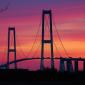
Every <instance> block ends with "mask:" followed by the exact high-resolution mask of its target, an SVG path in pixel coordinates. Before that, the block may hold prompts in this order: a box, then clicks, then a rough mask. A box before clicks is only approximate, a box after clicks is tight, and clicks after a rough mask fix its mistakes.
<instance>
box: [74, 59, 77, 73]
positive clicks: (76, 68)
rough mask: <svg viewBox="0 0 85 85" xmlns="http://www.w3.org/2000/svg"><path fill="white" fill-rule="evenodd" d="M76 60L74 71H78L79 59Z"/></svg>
mask: <svg viewBox="0 0 85 85" xmlns="http://www.w3.org/2000/svg"><path fill="white" fill-rule="evenodd" d="M74 62H75V69H74V71H75V72H78V60H75V61H74Z"/></svg>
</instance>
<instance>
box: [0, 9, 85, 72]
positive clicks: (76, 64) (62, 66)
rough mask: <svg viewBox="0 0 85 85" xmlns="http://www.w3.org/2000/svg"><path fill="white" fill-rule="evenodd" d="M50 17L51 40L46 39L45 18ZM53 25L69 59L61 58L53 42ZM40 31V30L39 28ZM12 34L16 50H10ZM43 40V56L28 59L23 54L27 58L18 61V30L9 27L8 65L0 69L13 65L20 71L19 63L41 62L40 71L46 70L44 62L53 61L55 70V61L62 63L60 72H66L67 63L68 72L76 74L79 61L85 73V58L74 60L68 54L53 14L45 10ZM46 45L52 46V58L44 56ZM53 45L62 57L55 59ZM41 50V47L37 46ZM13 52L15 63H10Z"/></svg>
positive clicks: (43, 13) (1, 66)
mask: <svg viewBox="0 0 85 85" xmlns="http://www.w3.org/2000/svg"><path fill="white" fill-rule="evenodd" d="M46 15H47V16H49V26H50V27H49V26H48V27H49V29H50V30H49V34H50V39H45V16H46ZM53 25H54V26H55V31H56V34H57V36H58V38H59V41H60V43H61V45H62V47H63V49H64V52H65V54H66V55H67V58H63V57H62V56H61V54H60V53H59V51H58V47H57V45H56V44H55V42H54V40H53V29H52V27H53ZM39 29H40V28H39ZM39 29H38V30H37V33H36V36H35V40H34V42H33V45H32V48H31V49H30V51H29V53H30V52H31V51H32V50H33V48H34V45H35V44H36V38H37V36H38V32H39ZM11 32H13V45H14V48H10V37H11ZM41 38H42V40H41V56H40V57H36V58H35V57H34V56H33V57H28V56H26V55H25V54H24V53H23V52H22V53H23V55H24V56H25V57H26V58H23V59H18V60H17V56H16V52H17V51H16V45H17V43H16V30H15V27H9V29H8V50H7V63H5V64H1V65H0V68H1V69H3V68H5V69H10V68H9V66H10V65H11V64H14V69H18V67H17V63H18V62H22V61H29V60H40V61H41V62H40V70H44V60H51V69H55V67H54V66H55V64H54V60H59V61H60V68H59V70H60V71H61V72H64V71H65V63H66V68H67V71H68V72H73V71H74V72H75V71H78V69H79V66H78V62H79V61H82V62H83V71H85V58H72V57H70V56H69V55H68V53H67V50H66V49H65V47H64V45H63V42H62V40H61V38H60V35H59V33H58V30H57V27H56V24H55V22H53V19H52V12H51V10H43V12H42V37H41ZM45 44H49V45H50V49H51V58H50V57H46V58H45V56H44V45H45ZM53 44H54V46H55V48H56V50H57V53H59V55H60V57H59V58H58V57H54V48H53ZM37 47H38V48H39V46H37ZM38 48H37V49H38ZM11 52H13V53H14V61H10V53H11ZM72 62H74V64H72ZM73 65H74V70H73Z"/></svg>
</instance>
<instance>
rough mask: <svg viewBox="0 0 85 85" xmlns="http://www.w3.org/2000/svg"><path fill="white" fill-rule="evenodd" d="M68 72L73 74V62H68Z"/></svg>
mask: <svg viewBox="0 0 85 85" xmlns="http://www.w3.org/2000/svg"><path fill="white" fill-rule="evenodd" d="M66 65H67V72H73V66H72V61H71V60H70V59H68V60H67V64H66Z"/></svg>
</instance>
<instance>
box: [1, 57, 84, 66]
mask: <svg viewBox="0 0 85 85" xmlns="http://www.w3.org/2000/svg"><path fill="white" fill-rule="evenodd" d="M36 59H37V60H38V59H41V58H37V57H36V58H23V59H18V60H16V61H11V62H9V63H8V64H13V63H15V62H16V63H18V62H22V61H27V60H36ZM44 59H51V58H49V57H47V58H44ZM53 59H57V60H59V59H63V60H64V61H67V60H71V61H75V60H77V61H85V58H72V57H69V58H62V57H60V58H53ZM8 64H7V63H6V64H2V65H0V67H6V66H7V65H8Z"/></svg>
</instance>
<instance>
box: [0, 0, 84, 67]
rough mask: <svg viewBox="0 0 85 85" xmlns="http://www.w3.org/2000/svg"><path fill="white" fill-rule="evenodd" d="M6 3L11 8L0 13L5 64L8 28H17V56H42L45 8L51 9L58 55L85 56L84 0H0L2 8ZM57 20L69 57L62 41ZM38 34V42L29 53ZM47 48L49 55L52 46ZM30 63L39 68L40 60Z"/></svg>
mask: <svg viewBox="0 0 85 85" xmlns="http://www.w3.org/2000/svg"><path fill="white" fill-rule="evenodd" d="M7 5H8V9H7V10H5V11H3V12H1V13H0V48H1V49H0V56H1V57H0V62H1V63H5V62H6V57H7V34H8V27H15V29H16V40H17V41H16V43H17V59H21V58H26V57H40V53H41V29H42V20H41V19H42V10H43V9H50V10H52V20H53V40H54V42H55V45H56V46H57V48H58V51H59V53H60V54H59V53H58V51H57V50H56V48H55V45H54V55H55V57H60V55H61V56H63V57H68V56H71V57H85V0H0V9H3V8H5V7H6V6H7ZM47 22H48V19H47ZM54 23H55V25H56V28H57V30H58V33H59V35H60V38H61V40H62V43H63V45H64V47H65V49H66V51H67V54H68V56H67V55H66V54H65V52H64V49H63V47H62V45H61V42H60V41H59V38H58V36H57V33H56V31H55V26H54ZM38 29H39V31H38V33H37V30H38ZM46 29H47V27H46ZM36 33H37V39H36V44H35V45H34V48H33V49H32V51H31V52H30V49H31V48H32V45H33V43H34V41H35V36H36ZM46 33H47V32H46ZM47 36H48V34H47ZM36 49H37V51H36ZM45 50H46V51H47V52H46V54H45V55H46V56H49V53H50V49H49V45H48V46H46V49H45ZM34 55H35V56H34ZM12 59H13V57H12V58H11V60H12ZM26 62H27V61H26ZM29 62H30V63H31V64H34V62H35V63H36V66H34V67H33V65H32V66H30V63H29V64H28V66H27V67H30V68H31V67H33V68H37V67H39V65H38V63H39V61H32V62H31V61H29ZM23 66H24V65H22V67H23ZM27 67H26V68H27Z"/></svg>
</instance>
